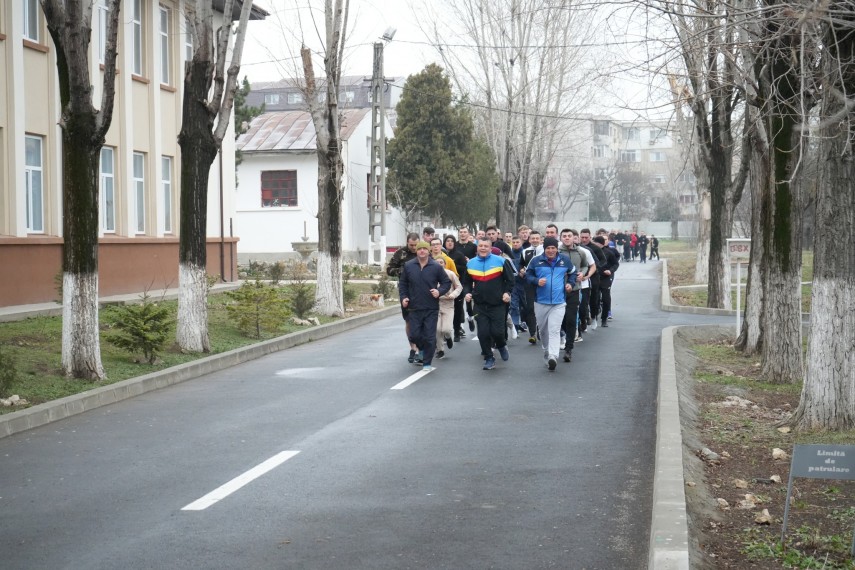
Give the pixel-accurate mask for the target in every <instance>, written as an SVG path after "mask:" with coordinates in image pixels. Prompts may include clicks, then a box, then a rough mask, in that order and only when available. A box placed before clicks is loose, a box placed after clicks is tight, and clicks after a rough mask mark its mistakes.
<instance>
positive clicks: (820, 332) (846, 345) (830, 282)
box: [793, 1, 855, 430]
mask: <svg viewBox="0 0 855 570" xmlns="http://www.w3.org/2000/svg"><path fill="white" fill-rule="evenodd" d="M829 10H832V11H838V10H842V12H840V13H847V14H849V16H848V17H847V18H840V19H837V20H833V21H832V22H833V23H828V24H826V25H825V26H826V28H825V30H824V31H825V37H824V39H823V41H824V43H825V46H826V49H825V51H824V53H823V60H824V61H823V68H822V69H823V72H824V74H823V78H824V81H823V87H822V91H823V99H822V110H821V112H820V119H821V121H822V131H821V137H820V140H821V143H820V144H821V147H820V148H821V153H820V156H821V157H822V158H823V160H822V164H823V168H822V170H821V173H820V176H821V178H820V183H819V184H818V185H817V192H816V218H815V223H814V229H815V233H814V242H813V243H814V276H813V292H812V295H811V321H810V331H809V333H808V351H807V364H806V373H805V379H804V384H803V386H802V395H801V400H800V402H799V406H798V408H797V409H796V413H795V415H794V417H793V421H794V422H795V424H796V426H797V427H798V428H799V429H810V430H817V429H819V430H843V429H851V428H853V427H855V311H853V310H852V308H853V307H855V256H853V255H851V251H850V252H849V253H848V254H846V255H841V252H840V247H841V244H844V246H845V247H847V248H850V247H851V245H852V244H853V243H855V217H853V212H855V148H853V141H855V126H853V125H855V112H853V109H852V107H851V106H850V105H849V101H848V100H847V98H846V97H845V96H844V94H845V93H852V92H853V90H855V63H853V62H855V37H853V35H852V25H853V22H852V16H851V12H848V11H847V10H848V6H847V5H846V4H845V3H844V2H840V1H835V2H832V3H831V5H830V6H829Z"/></svg>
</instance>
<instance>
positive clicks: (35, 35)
mask: <svg viewBox="0 0 855 570" xmlns="http://www.w3.org/2000/svg"><path fill="white" fill-rule="evenodd" d="M23 2H24V39H25V40H30V41H33V42H37V41H39V0H23Z"/></svg>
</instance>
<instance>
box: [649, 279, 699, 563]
mask: <svg viewBox="0 0 855 570" xmlns="http://www.w3.org/2000/svg"><path fill="white" fill-rule="evenodd" d="M663 273H665V272H664V271H663ZM680 328H681V327H667V328H665V329H663V330H662V337H661V341H660V352H659V390H658V396H657V402H656V409H657V414H656V460H655V465H654V471H653V508H652V512H651V517H650V545H649V549H648V560H647V567H648V569H649V570H688V569H689V526H688V519H687V514H686V490H685V480H684V478H683V436H682V430H681V426H680V398H679V394H678V391H677V363H676V358H675V355H674V333H675V332H676V331H677V330H678V329H680Z"/></svg>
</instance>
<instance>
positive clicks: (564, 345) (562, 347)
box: [559, 336, 567, 350]
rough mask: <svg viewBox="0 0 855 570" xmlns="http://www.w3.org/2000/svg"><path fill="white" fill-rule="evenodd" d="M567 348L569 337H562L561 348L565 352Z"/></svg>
mask: <svg viewBox="0 0 855 570" xmlns="http://www.w3.org/2000/svg"><path fill="white" fill-rule="evenodd" d="M566 347H567V337H564V336H562V337H561V345H560V346H559V348H561V350H564V349H565V348H566Z"/></svg>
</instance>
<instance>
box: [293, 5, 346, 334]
mask: <svg viewBox="0 0 855 570" xmlns="http://www.w3.org/2000/svg"><path fill="white" fill-rule="evenodd" d="M349 6H350V2H349V0H325V3H324V22H325V31H326V41H325V42H324V45H325V50H326V51H325V53H324V72H325V75H326V105H322V104H320V103H319V102H318V97H317V89H316V86H315V71H314V66H313V64H312V55H311V52H310V51H309V49H308V48H306V47H303V48H302V49H301V50H300V55H301V56H302V60H303V77H304V79H305V81H306V95H307V101H308V103H309V110H310V112H311V115H312V123H313V124H314V126H315V134H316V137H317V144H316V149H317V156H318V236H319V240H318V268H317V273H318V286H317V287H316V288H315V307H314V310H315V311H316V312H318V313H320V314H322V315H328V316H338V317H340V316H344V283H343V281H342V257H341V254H342V251H341V243H342V229H341V228H342V207H341V206H342V200H343V199H344V189H343V187H342V174H343V172H344V165H343V163H342V156H341V128H340V122H339V113H338V88H339V83H340V79H341V61H342V56H343V53H344V46H345V31H346V29H347V17H348V9H349Z"/></svg>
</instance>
